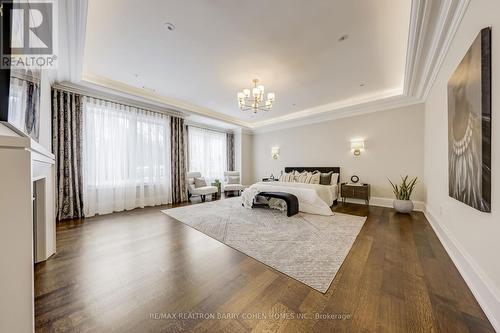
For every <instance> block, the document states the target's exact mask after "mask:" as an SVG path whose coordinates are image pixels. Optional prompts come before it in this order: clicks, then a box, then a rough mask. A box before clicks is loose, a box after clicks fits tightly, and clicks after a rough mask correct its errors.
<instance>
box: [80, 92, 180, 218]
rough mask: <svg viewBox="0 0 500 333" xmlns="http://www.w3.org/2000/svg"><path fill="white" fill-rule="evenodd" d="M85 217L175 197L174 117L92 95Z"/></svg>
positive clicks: (87, 109) (87, 112)
mask: <svg viewBox="0 0 500 333" xmlns="http://www.w3.org/2000/svg"><path fill="white" fill-rule="evenodd" d="M83 112H84V129H83V141H84V142H83V147H84V149H83V160H84V161H83V171H84V174H83V182H84V190H83V201H84V209H85V216H93V215H95V214H107V213H112V212H118V211H122V210H128V209H133V208H136V207H144V206H154V205H160V204H167V203H170V202H171V201H172V194H171V184H170V117H168V116H166V115H161V114H158V113H153V112H149V111H145V110H141V109H136V108H132V107H128V106H124V105H119V104H114V103H110V102H106V101H102V100H98V99H93V98H89V97H86V98H85V102H84V111H83Z"/></svg>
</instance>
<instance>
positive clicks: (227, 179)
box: [223, 171, 245, 195]
mask: <svg viewBox="0 0 500 333" xmlns="http://www.w3.org/2000/svg"><path fill="white" fill-rule="evenodd" d="M223 187H224V195H226V194H227V192H233V193H234V192H238V195H240V193H241V191H243V190H244V189H245V186H243V185H241V178H240V172H239V171H226V172H224V184H223Z"/></svg>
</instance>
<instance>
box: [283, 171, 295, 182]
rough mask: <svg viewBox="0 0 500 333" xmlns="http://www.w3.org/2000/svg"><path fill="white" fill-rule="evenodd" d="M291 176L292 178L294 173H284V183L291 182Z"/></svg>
mask: <svg viewBox="0 0 500 333" xmlns="http://www.w3.org/2000/svg"><path fill="white" fill-rule="evenodd" d="M293 176H294V172H293V171H292V172H286V173H285V178H284V180H283V181H284V182H293Z"/></svg>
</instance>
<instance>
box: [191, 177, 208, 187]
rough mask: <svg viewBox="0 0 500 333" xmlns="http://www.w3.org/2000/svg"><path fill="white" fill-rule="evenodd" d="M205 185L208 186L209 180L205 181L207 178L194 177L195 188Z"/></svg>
mask: <svg viewBox="0 0 500 333" xmlns="http://www.w3.org/2000/svg"><path fill="white" fill-rule="evenodd" d="M205 186H207V182H206V181H205V178H203V177H201V178H195V179H194V187H195V188H198V187H205Z"/></svg>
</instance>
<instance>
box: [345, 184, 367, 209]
mask: <svg viewBox="0 0 500 333" xmlns="http://www.w3.org/2000/svg"><path fill="white" fill-rule="evenodd" d="M340 194H341V195H342V203H345V199H346V198H351V199H361V200H364V201H365V203H366V204H367V205H369V204H370V184H361V185H352V184H347V183H342V184H341V185H340Z"/></svg>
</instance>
